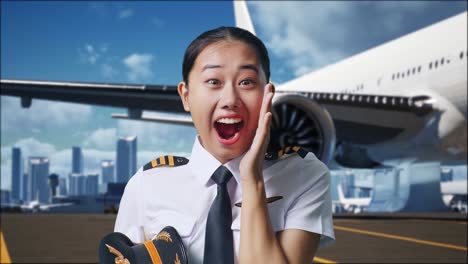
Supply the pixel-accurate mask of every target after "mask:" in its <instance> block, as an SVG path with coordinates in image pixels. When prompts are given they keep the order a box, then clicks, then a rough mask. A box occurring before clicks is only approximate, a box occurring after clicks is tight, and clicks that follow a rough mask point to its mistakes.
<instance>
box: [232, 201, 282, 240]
mask: <svg viewBox="0 0 468 264" xmlns="http://www.w3.org/2000/svg"><path fill="white" fill-rule="evenodd" d="M239 209H241V208H239ZM267 209H268V214H269V215H270V221H271V225H272V227H273V231H274V232H278V231H281V230H283V229H284V204H283V201H282V200H279V201H275V202H273V203H269V204H267ZM240 223H241V213H240V212H239V214H238V215H237V217H235V218H234V219H233V221H232V225H231V229H232V231H234V232H239V231H240V228H241V225H240Z"/></svg>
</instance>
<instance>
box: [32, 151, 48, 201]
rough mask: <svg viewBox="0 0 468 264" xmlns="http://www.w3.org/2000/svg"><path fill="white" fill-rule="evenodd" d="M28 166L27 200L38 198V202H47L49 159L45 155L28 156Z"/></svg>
mask: <svg viewBox="0 0 468 264" xmlns="http://www.w3.org/2000/svg"><path fill="white" fill-rule="evenodd" d="M28 167H29V170H28V172H29V181H28V192H27V193H28V199H27V201H33V200H39V202H40V203H49V198H50V190H49V183H48V182H49V159H48V158H45V157H30V158H29V166H28Z"/></svg>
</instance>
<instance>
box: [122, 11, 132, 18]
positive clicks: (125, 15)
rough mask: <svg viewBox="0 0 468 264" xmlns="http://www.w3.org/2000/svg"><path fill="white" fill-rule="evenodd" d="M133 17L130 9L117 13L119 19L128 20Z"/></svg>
mask: <svg viewBox="0 0 468 264" xmlns="http://www.w3.org/2000/svg"><path fill="white" fill-rule="evenodd" d="M131 16H133V10H132V9H124V10H122V11H120V12H119V18H121V19H122V18H129V17H131Z"/></svg>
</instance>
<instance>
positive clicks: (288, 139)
mask: <svg viewBox="0 0 468 264" xmlns="http://www.w3.org/2000/svg"><path fill="white" fill-rule="evenodd" d="M272 114H273V118H272V123H271V129H270V144H269V146H268V150H269V151H274V150H277V149H280V148H284V147H287V146H299V147H302V148H304V149H306V150H307V151H310V152H313V153H314V154H315V156H317V158H319V159H320V160H321V161H322V162H324V163H325V164H327V163H328V162H329V161H330V160H331V159H332V158H333V152H334V150H335V142H336V133H335V126H334V124H333V120H332V119H331V116H330V114H329V113H328V111H327V110H326V109H324V108H323V107H321V106H320V105H319V104H318V103H316V102H315V101H313V100H311V99H309V98H307V97H304V96H301V95H281V96H278V97H275V98H274V99H273V105H272Z"/></svg>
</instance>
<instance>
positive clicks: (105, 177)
mask: <svg viewBox="0 0 468 264" xmlns="http://www.w3.org/2000/svg"><path fill="white" fill-rule="evenodd" d="M101 175H102V183H103V184H105V185H107V184H108V183H111V182H115V177H114V175H115V174H114V161H112V160H103V161H101Z"/></svg>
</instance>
